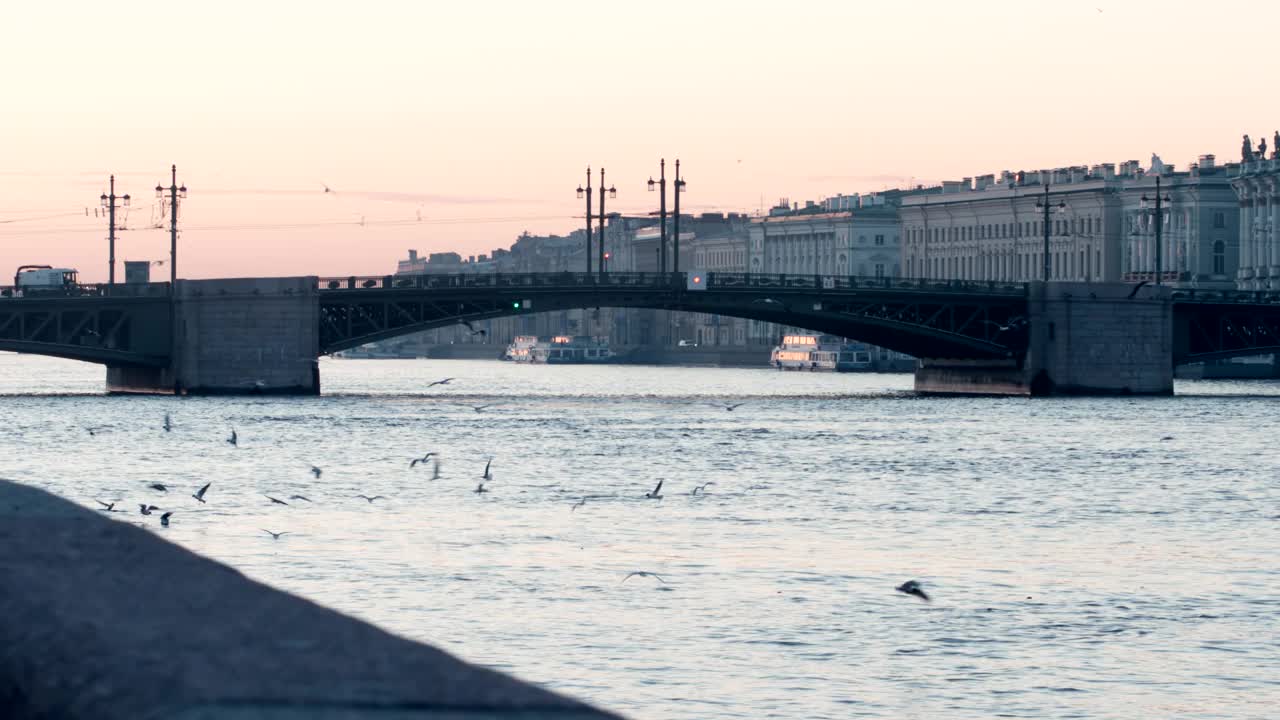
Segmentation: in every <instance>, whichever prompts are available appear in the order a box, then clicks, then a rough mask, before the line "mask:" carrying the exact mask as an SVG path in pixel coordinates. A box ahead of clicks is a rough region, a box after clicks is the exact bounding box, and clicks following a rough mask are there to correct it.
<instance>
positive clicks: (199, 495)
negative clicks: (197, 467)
mask: <svg viewBox="0 0 1280 720" xmlns="http://www.w3.org/2000/svg"><path fill="white" fill-rule="evenodd" d="M212 484H213V483H211V482H207V483H205V484H204V487H202V488H200V489H199V490H197V491H196V492H195V494H194V495H192V496H191V497H193V498H195V499H197V500H199V501H200V502H204V494H205V493H206V492H209V486H210V485H212Z"/></svg>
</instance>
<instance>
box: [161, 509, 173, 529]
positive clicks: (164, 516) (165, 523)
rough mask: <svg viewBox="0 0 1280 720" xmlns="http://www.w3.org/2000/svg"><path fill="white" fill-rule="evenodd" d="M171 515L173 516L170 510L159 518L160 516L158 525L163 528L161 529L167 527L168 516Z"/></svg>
mask: <svg viewBox="0 0 1280 720" xmlns="http://www.w3.org/2000/svg"><path fill="white" fill-rule="evenodd" d="M172 514H173V511H172V510H170V511H169V512H167V513H165V514H163V515H161V516H160V525H161V526H163V527H169V516H170V515H172Z"/></svg>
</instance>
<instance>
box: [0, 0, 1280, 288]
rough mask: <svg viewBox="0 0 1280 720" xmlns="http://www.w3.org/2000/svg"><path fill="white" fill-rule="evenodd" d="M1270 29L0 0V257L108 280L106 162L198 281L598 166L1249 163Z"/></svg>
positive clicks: (778, 172) (376, 243) (1262, 107)
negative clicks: (175, 209)
mask: <svg viewBox="0 0 1280 720" xmlns="http://www.w3.org/2000/svg"><path fill="white" fill-rule="evenodd" d="M1277 27H1280V3H1274V2H1264V1H1261V0H1258V1H1255V2H1244V1H1242V0H1219V1H1218V2H1214V3H1204V2H1199V1H1197V2H1185V1H1179V0H1164V1H1163V2H1159V1H1147V0H1124V1H1123V2H1121V1H1120V0H1090V1H1089V2H1074V1H1072V0H1063V1H1062V2H1057V3H1040V2H1035V3H1032V2H1026V1H1025V0H985V1H983V2H956V1H955V0H947V1H944V0H937V1H935V0H915V1H914V2H910V3H906V2H883V3H865V2H860V1H856V0H837V1H832V2H827V1H817V0H815V1H812V2H804V1H802V0H797V1H796V2H792V3H778V2H751V1H744V0H738V1H734V2H721V1H719V0H697V1H696V2H689V1H688V0H685V1H684V2H674V1H670V0H648V1H646V2H643V3H639V2H613V3H607V2H577V1H576V0H575V1H569V0H564V1H559V2H557V1H554V0H548V2H543V3H531V2H501V1H498V0H492V1H491V2H487V3H455V4H452V5H445V4H444V3H436V2H393V1H390V0H386V1H379V0H364V1H363V2H358V3H357V2H350V1H347V2H341V3H339V2H325V1H323V0H312V1H310V2H289V1H283V0H272V1H271V2H261V1H259V2H241V1H240V0H227V1H224V2H218V3H192V2H187V3H174V2H164V3H160V2H148V1H145V0H144V1H141V2H129V3H102V2H94V3H87V2H83V3H82V2H62V3H33V2H26V3H6V4H5V5H4V6H3V8H0V63H3V67H5V68H6V73H5V82H4V86H3V89H2V90H0V273H6V272H8V269H9V268H16V266H17V265H20V264H28V263H39V264H50V265H54V266H59V267H74V268H77V269H79V270H80V273H81V279H82V280H84V281H89V282H93V281H101V280H105V278H106V275H107V241H106V235H107V232H106V220H105V219H104V218H102V217H96V216H95V209H96V208H99V206H100V202H99V196H100V195H101V194H102V193H104V192H106V190H107V179H108V177H109V176H110V175H112V174H114V175H115V176H116V188H117V193H119V194H123V193H126V192H127V193H129V194H130V195H131V203H130V208H129V210H128V213H127V217H126V216H125V214H124V213H122V214H121V219H122V220H123V221H124V223H125V225H126V226H127V228H128V229H127V230H124V231H122V232H120V233H119V239H118V240H117V258H118V259H119V260H152V261H155V260H162V259H165V258H167V256H168V247H169V236H168V232H167V230H166V229H160V228H156V227H154V226H155V225H156V224H158V223H159V222H160V219H159V217H158V210H159V208H158V207H157V206H156V203H157V199H156V197H155V196H156V193H155V187H156V185H157V184H163V185H165V186H167V185H169V184H170V183H169V168H170V166H171V165H173V164H176V165H177V167H178V182H179V183H180V184H185V185H186V186H187V187H188V189H189V192H188V197H187V199H185V200H184V201H182V203H181V205H180V218H179V229H180V237H179V276H181V277H192V278H197V277H204V278H208V277H235V276H249V275H305V274H316V275H322V276H325V275H339V276H346V275H353V274H356V275H359V274H385V273H389V272H393V271H394V269H395V262H396V260H398V259H400V258H403V257H404V256H405V255H406V252H407V250H408V249H409V248H415V249H417V250H419V251H420V252H422V253H427V252H439V251H444V250H456V251H459V252H461V253H463V254H464V255H468V254H480V253H485V252H488V251H489V250H491V249H493V248H495V247H507V246H509V245H510V244H511V242H512V241H513V240H514V239H515V237H516V236H517V235H519V234H520V233H521V232H522V231H526V230H527V231H530V232H533V233H560V234H564V233H567V232H569V231H571V230H573V229H575V228H577V227H581V225H582V224H583V220H582V214H583V209H584V208H583V201H580V200H577V199H576V195H575V192H574V191H575V189H576V187H577V186H578V185H579V184H581V183H582V182H583V180H584V173H585V170H586V168H587V167H588V166H590V167H591V168H593V170H595V171H596V172H598V169H599V168H600V167H601V166H603V167H605V168H606V180H607V182H608V183H609V184H611V185H614V186H615V187H616V188H617V190H618V197H617V199H616V200H612V201H610V202H609V204H608V205H607V209H608V210H609V211H615V210H616V211H621V212H625V213H647V212H650V211H653V210H655V209H656V207H657V197H656V194H655V193H648V192H646V181H647V180H648V179H649V177H650V176H651V175H653V176H656V175H657V172H658V162H659V159H660V158H666V160H667V162H668V168H669V169H670V166H671V164H672V163H673V162H674V160H675V159H676V158H679V159H680V160H681V161H682V170H683V174H684V177H685V179H686V181H687V183H688V186H687V188H688V192H687V193H686V194H685V195H684V196H683V199H682V203H683V209H687V210H689V211H693V212H702V211H746V212H757V211H759V210H761V209H762V208H765V209H767V208H768V207H769V206H770V205H772V204H774V203H775V202H776V201H777V200H778V199H780V198H789V199H791V200H792V201H801V202H802V201H804V200H808V199H813V200H817V199H820V198H822V197H826V196H829V195H835V194H838V193H845V194H849V193H856V192H871V191H876V190H882V189H885V188H890V187H901V186H907V185H914V184H922V183H923V184H928V183H935V182H938V181H940V180H943V179H953V178H954V179H958V178H960V177H965V176H973V175H978V174H984V173H993V172H994V173H998V172H999V171H1001V170H1005V169H1008V170H1019V169H1028V170H1029V169H1038V168H1043V167H1058V166H1065V165H1091V164H1096V163H1102V162H1115V163H1119V162H1122V161H1125V160H1130V159H1134V160H1140V161H1142V162H1143V163H1144V164H1145V163H1147V162H1148V161H1149V159H1150V156H1151V154H1152V153H1159V154H1160V156H1161V158H1162V159H1163V160H1164V161H1165V162H1167V163H1173V164H1174V165H1176V166H1178V167H1179V168H1185V167H1186V165H1187V164H1188V163H1189V162H1191V161H1194V160H1195V159H1196V158H1197V157H1198V156H1199V155H1201V154H1205V153H1214V154H1216V155H1217V156H1218V158H1219V162H1223V161H1235V160H1238V159H1239V153H1240V141H1241V135H1242V134H1244V133H1249V134H1250V135H1251V136H1252V139H1253V140H1254V142H1255V143H1256V142H1257V141H1258V140H1259V139H1261V138H1262V137H1265V138H1266V139H1267V143H1268V145H1271V142H1272V140H1271V138H1272V133H1273V132H1274V131H1275V130H1277V129H1280V73H1277V69H1280V62H1278V61H1277V59H1276V55H1275V51H1274V43H1273V41H1274V37H1275V29H1276V28H1277ZM668 176H669V177H670V173H669V175H668ZM594 183H598V176H597V178H596V179H595V180H593V184H594ZM326 186H327V187H328V188H329V189H330V190H331V192H325V187H326ZM117 272H118V273H121V272H122V270H117ZM153 273H155V274H156V275H163V276H165V278H167V276H168V268H167V267H159V268H158V269H156V270H154V271H153ZM0 284H3V282H0Z"/></svg>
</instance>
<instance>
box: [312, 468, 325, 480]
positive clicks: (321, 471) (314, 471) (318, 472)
mask: <svg viewBox="0 0 1280 720" xmlns="http://www.w3.org/2000/svg"><path fill="white" fill-rule="evenodd" d="M323 473H324V471H323V470H321V469H320V468H318V467H316V466H315V465H312V466H311V474H312V475H315V476H316V479H317V480H319V479H320V475H321V474H323Z"/></svg>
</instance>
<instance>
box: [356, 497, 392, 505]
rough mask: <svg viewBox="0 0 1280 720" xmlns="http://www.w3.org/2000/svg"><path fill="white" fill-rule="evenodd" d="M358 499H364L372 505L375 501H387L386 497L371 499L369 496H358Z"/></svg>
mask: <svg viewBox="0 0 1280 720" xmlns="http://www.w3.org/2000/svg"><path fill="white" fill-rule="evenodd" d="M356 497H358V498H362V499H363V500H364V501H365V502H367V503H370V504H372V503H373V501H374V500H386V499H387V498H386V496H385V495H374V496H373V497H369V496H368V495H357V496H356Z"/></svg>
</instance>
